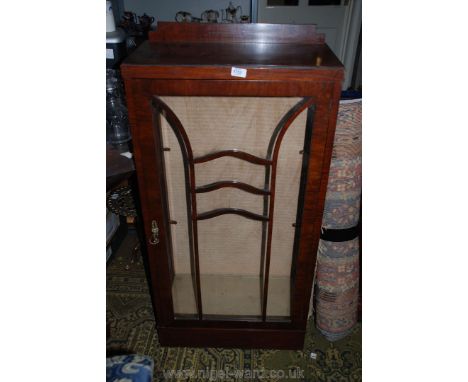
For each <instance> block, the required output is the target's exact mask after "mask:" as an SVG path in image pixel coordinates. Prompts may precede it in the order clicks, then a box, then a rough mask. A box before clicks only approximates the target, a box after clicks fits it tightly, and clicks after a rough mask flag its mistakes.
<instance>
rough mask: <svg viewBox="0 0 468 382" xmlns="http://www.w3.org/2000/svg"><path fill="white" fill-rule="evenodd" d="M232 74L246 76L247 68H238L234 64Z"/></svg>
mask: <svg viewBox="0 0 468 382" xmlns="http://www.w3.org/2000/svg"><path fill="white" fill-rule="evenodd" d="M231 76H233V77H242V78H245V77H247V69H242V68H236V67H234V66H233V67H232V68H231Z"/></svg>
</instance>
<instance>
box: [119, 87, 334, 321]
mask: <svg viewBox="0 0 468 382" xmlns="http://www.w3.org/2000/svg"><path fill="white" fill-rule="evenodd" d="M220 82H224V83H220ZM297 86H298V87H297V88H294V87H291V86H290V85H285V86H284V89H281V88H279V91H278V94H277V95H275V96H271V95H270V94H271V92H270V94H268V93H269V92H268V89H267V88H266V87H265V86H262V83H261V82H257V83H255V84H250V83H247V82H242V81H180V82H177V81H172V82H169V81H163V80H152V81H150V80H146V81H143V80H132V81H129V82H128V83H127V84H126V88H127V92H129V93H130V97H129V100H130V101H129V110H130V118H131V122H132V135H133V136H134V147H135V160H136V167H137V173H138V179H139V188H140V198H141V202H142V209H143V219H144V225H145V233H146V236H147V246H148V254H149V263H150V272H151V279H152V280H151V282H152V289H153V301H154V305H155V310H156V312H157V316H158V317H157V319H158V325H161V326H171V325H175V326H177V325H183V324H181V322H182V323H183V322H185V323H187V322H190V323H192V324H193V325H195V324H196V325H201V326H203V325H210V322H211V324H213V323H214V322H231V323H232V322H234V323H233V324H232V325H237V324H236V323H238V325H239V326H241V325H243V324H244V325H248V326H249V327H255V325H258V327H262V326H261V325H263V326H265V325H266V326H268V325H271V326H273V325H275V324H277V323H280V325H289V327H291V328H304V327H305V321H306V319H307V310H308V301H309V299H310V288H311V284H312V278H313V272H314V266H315V253H316V249H317V247H316V246H317V243H318V234H319V229H320V221H321V211H322V209H323V201H321V199H323V193H324V192H325V188H324V187H326V179H324V177H323V176H322V175H323V169H324V168H325V167H326V166H328V165H329V163H327V162H329V159H327V157H329V154H330V153H329V152H328V151H327V149H326V141H327V139H329V138H330V126H334V123H335V119H334V118H335V117H334V112H335V116H336V104H335V103H334V102H330V99H331V98H333V97H334V96H335V93H336V92H337V91H339V88H337V87H336V86H333V85H330V84H317V83H310V84H301V85H297ZM226 94H229V96H226ZM297 94H302V95H301V96H297ZM335 98H336V97H335ZM331 134H332V132H331ZM155 231H157V234H155Z"/></svg>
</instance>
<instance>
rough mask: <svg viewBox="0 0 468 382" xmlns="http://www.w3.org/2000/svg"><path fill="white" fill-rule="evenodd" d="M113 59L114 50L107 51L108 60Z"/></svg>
mask: <svg viewBox="0 0 468 382" xmlns="http://www.w3.org/2000/svg"><path fill="white" fill-rule="evenodd" d="M107 58H108V59H113V58H114V49H106V59H107Z"/></svg>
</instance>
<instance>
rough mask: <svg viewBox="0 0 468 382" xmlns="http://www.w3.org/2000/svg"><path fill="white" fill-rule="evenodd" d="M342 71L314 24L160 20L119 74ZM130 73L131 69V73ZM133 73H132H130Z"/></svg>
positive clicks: (339, 63) (126, 61)
mask: <svg viewBox="0 0 468 382" xmlns="http://www.w3.org/2000/svg"><path fill="white" fill-rule="evenodd" d="M231 66H239V67H241V68H246V69H262V71H268V70H277V69H278V70H280V69H282V70H290V71H297V70H300V71H304V70H306V71H310V72H317V71H319V72H322V71H333V72H340V73H341V72H342V71H343V65H342V64H341V62H340V61H339V60H338V58H337V57H336V56H335V55H334V53H333V52H332V51H331V49H330V48H329V47H328V46H327V45H326V44H325V42H324V38H323V35H320V34H317V33H316V32H315V26H314V25H280V24H218V25H216V24H179V23H160V24H158V29H157V30H156V31H155V32H152V34H151V35H150V39H149V41H146V42H144V43H143V44H142V45H141V46H140V47H138V48H137V49H136V50H135V51H134V52H133V53H132V54H131V55H130V56H129V57H127V59H126V60H125V61H124V63H123V64H122V72H123V74H124V76H125V75H126V74H129V73H130V72H132V71H135V70H137V71H138V69H142V70H144V71H145V72H146V73H148V70H149V69H150V68H151V67H158V68H159V69H161V68H162V67H167V68H170V67H179V68H180V69H183V68H187V69H188V68H191V70H196V69H197V68H199V69H202V70H205V73H206V69H207V68H211V70H212V71H215V70H216V67H218V68H220V69H222V68H226V67H231ZM133 73H134V72H133ZM134 74H135V73H134Z"/></svg>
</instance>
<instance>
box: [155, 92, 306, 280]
mask: <svg viewBox="0 0 468 382" xmlns="http://www.w3.org/2000/svg"><path fill="white" fill-rule="evenodd" d="M160 98H161V99H162V100H163V101H164V102H165V103H166V104H167V105H168V106H169V107H170V108H171V109H172V110H173V111H174V113H175V114H176V116H177V117H178V118H179V120H180V121H181V123H182V125H183V126H184V128H185V130H186V132H187V135H188V137H189V140H190V144H191V147H192V150H193V154H194V157H199V156H202V155H206V154H209V153H213V152H216V151H221V150H230V149H238V150H241V151H245V152H247V153H249V154H253V155H256V156H259V157H262V158H266V156H267V149H268V143H269V141H270V138H271V136H272V133H273V131H274V129H275V127H276V125H277V124H278V123H279V121H280V120H281V118H282V117H283V116H284V114H286V113H287V112H288V111H289V110H290V109H291V108H292V107H293V106H294V105H296V104H297V103H298V102H299V101H300V100H301V98H298V97H172V96H171V97H169V96H165V97H160ZM161 122H162V123H161V125H162V136H163V141H164V146H165V147H169V148H170V151H165V152H164V156H165V164H166V179H167V187H168V199H169V211H170V218H171V219H172V220H176V221H177V224H174V225H171V230H172V241H173V243H172V245H173V257H174V271H175V274H176V275H177V274H190V256H189V243H188V230H187V227H188V225H187V204H186V200H185V197H186V196H185V179H184V168H183V162H182V154H181V150H180V146H179V144H178V142H177V139H176V137H175V135H174V133H173V132H172V130H171V128H170V127H169V125H168V123H167V121H166V120H165V119H164V118H163V117H161ZM305 123H306V111H304V112H302V113H301V114H300V115H299V116H298V117H297V118H296V119H295V121H294V122H293V124H292V125H291V126H290V128H289V129H288V131H287V133H286V135H285V137H284V139H283V142H282V144H281V149H280V152H279V158H278V168H277V181H276V195H275V213H274V220H273V236H272V251H271V264H270V275H271V276H273V277H274V276H289V275H290V272H291V260H292V250H293V241H294V227H293V226H292V224H293V223H295V221H296V212H297V202H298V193H299V181H300V175H301V165H302V155H301V153H300V152H301V150H302V149H303V145H304V132H305ZM264 177H265V166H262V165H256V164H251V163H249V162H246V161H243V160H240V159H237V158H232V157H223V158H218V159H215V160H213V161H211V162H206V163H202V164H195V182H196V185H197V186H202V185H205V184H209V183H213V182H216V181H222V180H239V181H242V182H244V183H247V184H251V185H252V186H255V187H257V188H264ZM224 207H231V208H242V209H245V210H247V211H251V212H253V213H256V214H262V211H263V196H262V195H254V194H250V193H247V192H245V191H243V190H239V189H232V188H222V189H219V190H216V191H212V192H207V193H198V194H197V210H198V213H202V212H206V211H208V210H212V209H217V208H224ZM198 227H199V229H198V231H199V232H198V234H199V235H198V237H199V256H200V273H201V274H205V275H217V274H218V275H221V274H224V275H246V276H249V275H251V276H258V275H259V273H260V264H261V262H260V259H261V253H260V252H261V231H262V223H261V222H260V221H254V220H249V219H246V218H244V217H241V216H237V215H222V216H218V217H215V218H212V219H209V220H203V221H199V222H198Z"/></svg>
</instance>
